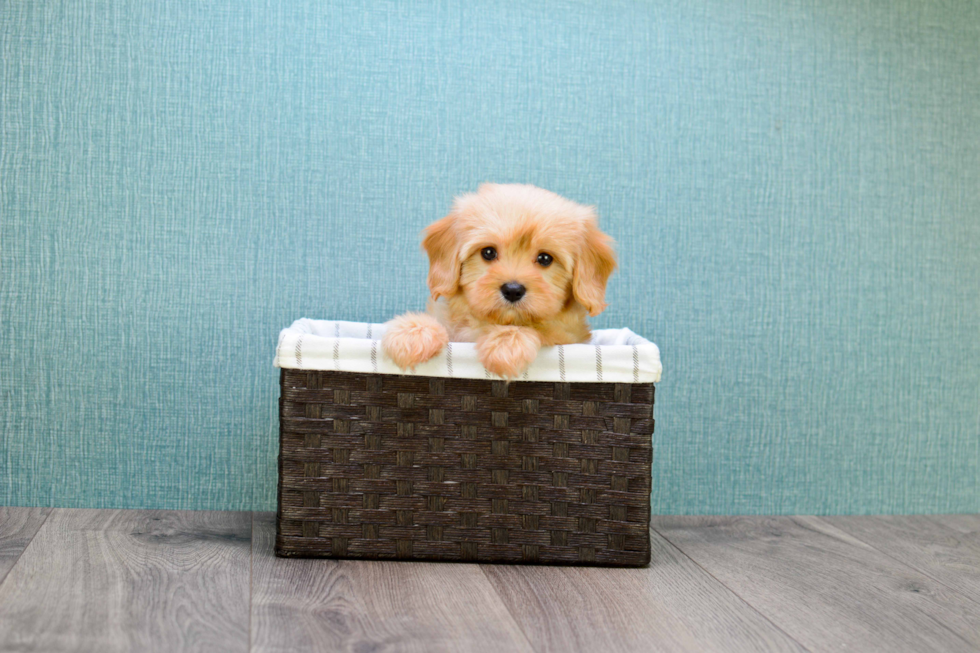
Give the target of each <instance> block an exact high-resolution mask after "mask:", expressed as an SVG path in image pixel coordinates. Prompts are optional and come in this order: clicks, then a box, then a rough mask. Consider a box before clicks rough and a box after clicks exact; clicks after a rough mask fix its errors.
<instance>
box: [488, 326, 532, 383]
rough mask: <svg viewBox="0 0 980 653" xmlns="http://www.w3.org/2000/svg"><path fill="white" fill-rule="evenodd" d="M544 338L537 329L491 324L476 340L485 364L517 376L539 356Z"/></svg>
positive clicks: (497, 371)
mask: <svg viewBox="0 0 980 653" xmlns="http://www.w3.org/2000/svg"><path fill="white" fill-rule="evenodd" d="M540 348H541V338H540V336H538V333H537V332H536V331H535V330H534V329H528V328H526V327H516V326H497V327H492V328H491V329H489V330H488V331H487V332H486V333H484V334H483V335H482V336H480V338H479V339H478V340H477V341H476V352H477V355H478V356H479V357H480V362H481V363H483V367H485V368H487V370H489V371H490V372H491V373H492V374H496V375H498V376H502V377H504V378H507V379H514V378H517V377H518V376H519V375H520V373H521V372H523V371H524V370H525V369H527V366H528V365H530V364H531V363H532V362H534V359H535V358H537V357H538V350H539V349H540Z"/></svg>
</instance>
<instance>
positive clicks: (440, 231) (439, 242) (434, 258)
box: [422, 211, 460, 299]
mask: <svg viewBox="0 0 980 653" xmlns="http://www.w3.org/2000/svg"><path fill="white" fill-rule="evenodd" d="M423 234H424V238H423V239H422V247H423V248H425V251H426V253H428V255H429V292H430V293H432V299H439V297H440V296H442V295H446V296H449V295H455V294H456V291H457V289H458V288H459V274H460V269H459V266H460V261H459V243H458V241H457V238H456V213H455V211H454V212H453V213H450V214H449V215H447V216H446V217H444V218H442V219H441V220H436V221H435V222H433V223H432V224H430V225H429V226H428V227H426V228H425V231H424V232H423Z"/></svg>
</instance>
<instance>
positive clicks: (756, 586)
mask: <svg viewBox="0 0 980 653" xmlns="http://www.w3.org/2000/svg"><path fill="white" fill-rule="evenodd" d="M274 532H275V523H274V518H273V515H272V514H270V513H255V514H249V513H222V512H171V511H120V510H61V509H58V510H49V509H38V508H0V651H100V652H101V651H197V650H200V651H248V650H255V651H336V650H341V651H382V650H384V651H528V652H531V651H536V652H539V653H546V652H550V651H805V650H809V651H840V650H852V651H913V650H914V651H980V516H977V515H946V516H915V517H826V518H817V517H656V518H655V519H654V521H653V532H652V538H653V539H652V545H653V562H652V564H651V565H650V566H649V567H648V568H646V569H602V568H586V567H523V566H508V565H482V566H480V565H464V564H439V563H400V562H354V561H343V560H338V561H334V560H281V559H277V558H275V557H274V556H273V555H272V542H273V537H274Z"/></svg>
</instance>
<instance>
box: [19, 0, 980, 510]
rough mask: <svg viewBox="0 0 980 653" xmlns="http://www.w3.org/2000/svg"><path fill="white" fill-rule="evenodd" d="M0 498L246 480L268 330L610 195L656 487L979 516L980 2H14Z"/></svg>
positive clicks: (350, 307) (264, 452)
mask: <svg viewBox="0 0 980 653" xmlns="http://www.w3.org/2000/svg"><path fill="white" fill-rule="evenodd" d="M0 39H2V41H0V43H2V46H0V47H2V62H0V66H2V67H0V112H2V131H0V189H2V191H0V192H2V194H0V210H2V222H0V245H2V260H0V263H2V269H0V315H2V324H0V364H2V370H0V396H2V414H0V420H2V421H0V426H2V432H0V504H21V505H30V504H36V505H57V506H96V507H98V506H118V507H172V508H229V509H239V508H261V509H269V508H271V507H272V506H273V502H274V497H275V453H276V437H277V427H276V413H275V411H276V398H277V396H278V390H277V387H276V383H277V379H278V376H277V373H276V371H275V370H274V369H273V368H272V365H271V363H272V357H273V349H274V347H275V342H276V335H277V332H278V329H279V328H280V327H282V326H284V325H287V324H288V323H289V322H291V321H292V320H293V319H294V318H297V317H300V316H308V317H322V318H339V319H348V320H362V321H382V320H385V319H386V318H388V317H390V316H392V315H394V314H396V313H399V312H401V311H402V310H404V309H406V308H418V307H421V306H422V305H423V301H424V298H425V296H426V290H425V288H424V278H425V268H426V262H425V259H424V256H423V254H422V253H421V252H420V251H419V248H418V232H419V230H420V229H421V228H422V227H423V226H424V225H425V224H427V223H428V222H430V221H431V220H433V219H435V218H437V217H440V216H441V215H442V214H443V212H445V211H446V209H447V207H448V206H449V203H450V201H451V198H452V196H453V195H454V194H456V193H459V192H462V191H466V190H471V189H473V188H475V187H476V185H477V184H478V183H479V182H481V181H484V180H496V181H505V182H506V181H520V182H529V183H533V184H537V185H540V186H543V187H546V188H549V189H552V190H555V191H557V192H559V193H561V194H564V195H567V196H569V197H571V198H573V199H575V200H578V201H581V202H586V203H594V204H596V205H597V206H598V208H599V211H600V214H601V216H602V222H603V224H604V226H605V228H606V230H607V231H609V232H610V233H611V234H612V235H614V236H615V237H616V239H617V240H618V241H619V243H620V245H619V249H620V254H621V264H622V268H621V271H620V273H619V274H618V275H616V276H614V277H613V280H612V282H611V287H610V290H609V303H610V308H609V310H607V311H606V313H605V314H603V315H602V316H601V317H600V318H599V319H597V320H596V322H595V323H596V325H597V326H621V325H627V326H629V327H631V328H632V329H634V330H635V331H637V332H639V333H641V334H644V335H646V336H648V337H650V338H651V339H654V340H655V341H656V342H658V343H659V344H660V346H661V349H662V352H663V359H664V365H665V370H666V371H665V375H664V379H663V382H662V383H661V384H660V386H659V387H658V392H657V398H658V405H657V432H656V434H655V443H656V447H657V455H656V460H655V468H654V484H653V487H654V498H653V506H654V510H655V511H657V512H663V513H759V512H763V513H864V512H935V511H943V512H960V511H962V512H976V511H980V326H978V325H980V4H978V3H976V2H965V1H964V2H950V3H922V2H918V1H917V0H903V1H902V2H891V1H889V0H835V1H826V2H824V1H820V2H812V1H805V2H804V1H801V0H744V1H743V2H730V1H729V0H699V1H689V0H677V1H675V2H665V1H653V2H613V3H610V2H564V1H558V0H546V1H544V2H540V3H539V2H527V1H524V0H521V1H516V2H497V3H479V2H478V3H474V2H465V1H463V0H460V1H458V2H438V3H417V4H416V3H411V2H408V3H406V2H397V3H395V2H393V3H382V2H367V3H351V4H350V6H341V5H340V4H338V3H334V2H321V1H319V0H318V1H316V2H313V1H310V2H285V1H283V2H274V1H272V0H211V1H209V2H190V1H187V0H132V1H126V0H109V1H102V0H99V1H95V0H87V1H85V0H82V1H72V2H47V1H38V2H7V3H4V5H3V9H2V11H0Z"/></svg>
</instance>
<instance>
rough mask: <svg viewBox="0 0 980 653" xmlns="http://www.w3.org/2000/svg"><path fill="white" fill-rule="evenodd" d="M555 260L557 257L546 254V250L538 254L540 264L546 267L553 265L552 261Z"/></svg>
mask: <svg viewBox="0 0 980 653" xmlns="http://www.w3.org/2000/svg"><path fill="white" fill-rule="evenodd" d="M554 260H555V259H553V258H551V254H545V253H544V252H541V253H540V254H538V265H540V266H541V267H543V268H546V267H548V266H549V265H551V262H552V261H554Z"/></svg>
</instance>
